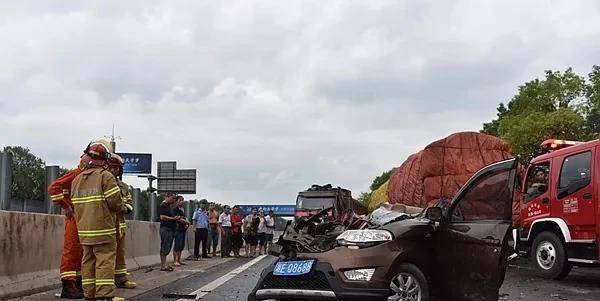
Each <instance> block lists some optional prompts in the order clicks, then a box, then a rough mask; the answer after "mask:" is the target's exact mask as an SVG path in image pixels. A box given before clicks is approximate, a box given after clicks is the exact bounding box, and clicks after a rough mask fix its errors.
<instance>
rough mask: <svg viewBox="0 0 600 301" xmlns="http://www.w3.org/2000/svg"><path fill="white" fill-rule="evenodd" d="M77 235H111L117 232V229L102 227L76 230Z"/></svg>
mask: <svg viewBox="0 0 600 301" xmlns="http://www.w3.org/2000/svg"><path fill="white" fill-rule="evenodd" d="M77 232H78V233H79V236H84V237H92V236H102V235H113V234H117V229H112V228H111V229H102V230H78V231H77Z"/></svg>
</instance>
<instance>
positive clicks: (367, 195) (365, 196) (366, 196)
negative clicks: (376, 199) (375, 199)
mask: <svg viewBox="0 0 600 301" xmlns="http://www.w3.org/2000/svg"><path fill="white" fill-rule="evenodd" d="M371 193H372V191H370V192H361V193H360V194H359V195H358V198H357V200H358V201H359V202H360V203H361V204H363V205H367V203H368V202H369V200H370V199H371Z"/></svg>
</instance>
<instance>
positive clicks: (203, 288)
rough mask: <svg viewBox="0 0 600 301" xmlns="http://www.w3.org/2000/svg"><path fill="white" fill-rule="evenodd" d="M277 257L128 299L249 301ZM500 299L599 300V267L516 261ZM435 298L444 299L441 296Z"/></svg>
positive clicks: (228, 266) (229, 266)
mask: <svg viewBox="0 0 600 301" xmlns="http://www.w3.org/2000/svg"><path fill="white" fill-rule="evenodd" d="M274 260H275V258H274V257H272V256H267V257H264V258H261V259H254V260H251V259H245V258H240V259H234V260H231V261H228V262H225V263H222V264H220V265H218V266H214V267H211V268H209V269H208V270H206V272H203V273H197V274H194V275H192V276H189V277H187V278H184V279H181V280H178V281H175V282H172V283H170V284H168V285H166V286H163V287H160V288H157V289H155V290H153V291H150V292H148V293H145V294H143V295H139V296H137V297H135V298H133V299H128V300H140V301H141V300H177V299H176V298H175V299H167V298H163V297H162V296H163V294H165V293H175V294H190V293H195V294H198V295H199V297H200V296H201V297H202V300H209V301H218V300H231V301H234V300H239V301H241V300H246V298H247V295H248V292H250V291H251V290H252V288H253V287H254V285H255V284H256V282H257V281H258V277H259V275H260V272H261V271H262V270H263V269H264V268H265V267H266V266H268V265H269V264H270V263H272V262H273V261H274ZM499 300H501V301H540V300H544V301H554V300H571V301H588V300H589V301H598V300H600V268H574V269H573V272H571V274H570V275H569V277H567V278H566V279H565V280H563V281H548V280H544V279H541V278H538V277H537V276H536V275H535V273H534V271H533V270H532V269H531V268H530V267H529V266H528V265H527V264H526V263H525V262H516V263H514V264H511V266H510V267H509V269H508V272H507V275H506V281H505V283H504V285H503V286H502V288H501V290H500V298H499ZM435 301H445V300H444V299H443V298H439V297H438V298H436V299H435Z"/></svg>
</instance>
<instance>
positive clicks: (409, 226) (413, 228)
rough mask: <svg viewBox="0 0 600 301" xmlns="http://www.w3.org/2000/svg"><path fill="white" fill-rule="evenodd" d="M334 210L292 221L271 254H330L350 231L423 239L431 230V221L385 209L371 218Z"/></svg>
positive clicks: (370, 216) (286, 255)
mask: <svg viewBox="0 0 600 301" xmlns="http://www.w3.org/2000/svg"><path fill="white" fill-rule="evenodd" d="M330 209H331V208H328V209H324V210H323V211H321V212H319V213H317V214H316V215H314V216H312V217H310V218H303V219H298V220H296V221H295V222H289V223H288V225H287V226H286V229H285V231H284V232H283V234H282V235H281V236H280V237H279V240H278V241H277V242H276V244H273V245H272V248H271V250H270V253H271V254H272V255H275V256H281V255H282V256H284V257H295V255H296V254H298V253H320V252H326V251H329V250H331V249H333V248H335V247H337V246H338V243H337V240H336V238H337V237H338V236H339V235H340V234H342V233H343V232H344V231H346V230H354V229H367V228H369V229H377V228H381V229H386V230H389V231H390V232H392V233H394V235H396V236H398V235H401V236H402V237H406V238H411V237H413V236H414V237H417V236H419V235H420V237H423V235H425V234H424V231H431V225H430V223H429V220H427V219H423V218H415V217H414V216H411V215H409V214H406V213H401V212H397V211H392V210H388V209H385V208H383V209H381V208H380V209H381V210H380V209H377V210H375V211H374V212H373V213H372V214H370V215H368V216H356V215H354V214H353V213H352V212H346V213H344V214H343V215H342V216H341V217H338V218H335V217H334V218H331V216H330V214H328V212H329V210H330Z"/></svg>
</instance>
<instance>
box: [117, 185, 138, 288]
mask: <svg viewBox="0 0 600 301" xmlns="http://www.w3.org/2000/svg"><path fill="white" fill-rule="evenodd" d="M117 183H118V185H119V189H120V191H121V197H122V199H123V203H124V206H125V211H121V212H118V213H117V258H116V265H115V282H116V285H117V287H122V288H135V287H136V284H135V283H134V282H131V281H129V280H128V279H127V265H126V263H125V231H126V230H127V222H125V214H129V213H130V212H131V211H133V199H132V198H131V194H130V193H129V185H127V184H126V183H125V182H123V181H121V180H119V179H117Z"/></svg>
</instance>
